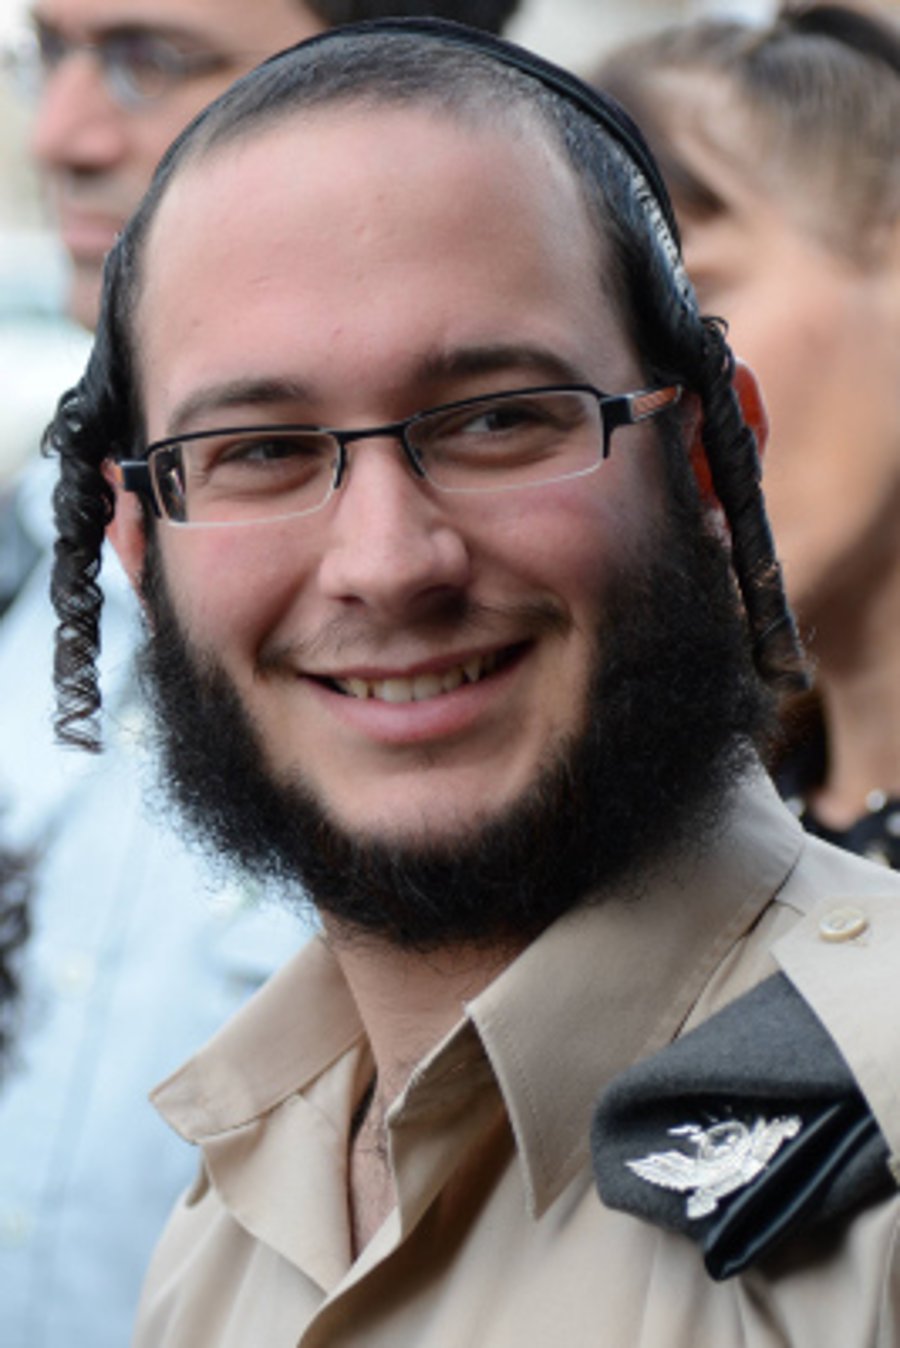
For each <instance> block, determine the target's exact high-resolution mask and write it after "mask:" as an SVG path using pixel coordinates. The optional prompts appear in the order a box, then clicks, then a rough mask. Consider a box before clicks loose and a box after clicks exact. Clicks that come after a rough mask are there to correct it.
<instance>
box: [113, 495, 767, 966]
mask: <svg viewBox="0 0 900 1348" xmlns="http://www.w3.org/2000/svg"><path fill="white" fill-rule="evenodd" d="M680 495H681V497H682V498H683V499H680V500H676V502H675V504H674V505H673V506H672V507H671V510H670V518H669V521H668V527H667V528H666V530H665V531H664V536H662V537H658V538H657V539H656V541H655V543H654V544H653V545H651V546H649V547H648V555H647V556H646V557H645V558H644V559H642V560H641V561H640V562H637V563H636V562H630V563H629V565H628V567H627V568H624V567H623V568H622V569H621V571H620V572H619V573H618V574H616V575H615V576H613V577H611V578H610V582H609V586H608V588H607V592H606V595H605V597H604V605H603V617H602V619H600V620H598V624H597V631H596V634H595V642H594V650H595V654H594V661H593V669H592V671H591V677H590V680H589V689H588V694H587V697H586V699H585V703H586V704H585V707H584V709H583V714H582V716H581V718H580V728H579V730H578V732H577V733H574V734H572V735H571V736H570V737H569V738H568V739H567V740H565V741H564V742H562V743H559V744H557V745H555V746H553V748H552V750H551V751H550V752H549V754H548V758H547V761H546V762H545V763H544V764H543V765H542V766H541V768H540V769H539V771H538V772H537V774H536V776H535V779H534V781H533V782H532V783H531V785H530V786H529V787H528V788H527V789H526V790H525V791H524V793H523V794H522V795H521V796H520V797H519V799H517V800H516V801H515V802H513V803H512V804H511V805H510V806H508V807H507V808H506V809H505V810H503V811H502V812H500V813H497V814H495V815H492V816H486V817H484V818H482V819H480V820H478V821H476V823H475V824H473V825H472V826H471V827H470V828H469V829H468V830H467V831H466V832H465V833H464V834H463V835H462V836H459V837H456V838H454V839H450V840H448V839H444V838H441V839H437V840H434V841H430V840H428V839H422V838H416V839H415V840H412V841H407V840H402V841H397V840H385V839H380V838H378V837H373V836H371V835H368V834H365V835H364V834H361V833H357V832H353V831H351V830H349V829H346V828H344V827H342V826H341V825H340V824H339V823H337V822H336V821H335V820H334V818H333V817H331V816H330V814H329V812H328V810H327V808H326V807H325V806H324V805H323V803H322V802H321V801H320V800H319V799H318V798H317V796H316V793H315V791H314V789H313V787H312V786H311V785H310V784H309V782H307V781H305V780H304V778H303V771H302V765H301V766H300V767H299V768H298V770H297V774H296V776H295V777H294V778H293V779H292V780H284V779H281V778H278V777H276V775H275V774H274V773H273V772H272V771H271V770H270V768H269V766H268V763H267V760H266V756H265V752H264V749H263V747H262V745H261V743H260V740H259V738H258V735H257V733H256V730H255V727H254V724H253V722H252V720H251V718H250V716H249V714H248V712H247V711H246V709H245V707H244V705H243V703H242V701H241V698H240V695H239V693H238V691H237V689H236V688H235V686H234V685H233V683H232V681H231V679H230V678H229V676H228V675H227V674H226V673H225V671H224V670H223V669H222V668H221V666H220V665H219V664H218V663H217V662H216V661H215V660H214V659H213V658H212V657H210V656H209V655H207V654H201V653H199V652H197V651H195V650H194V649H193V648H192V646H191V644H190V641H189V639H188V638H187V636H186V635H185V633H184V632H183V631H182V629H181V626H180V624H179V621H178V618H177V616H176V613H175V611H174V607H173V604H172V601H171V597H170V595H169V593H168V589H167V587H166V583H165V577H164V575H163V574H162V568H161V565H160V562H159V556H158V549H157V548H156V547H155V546H154V543H153V540H152V539H151V540H150V546H149V548H148V563H147V569H146V573H145V577H144V596H145V600H146V607H147V612H148V616H149V620H150V629H151V630H150V634H149V636H148V638H147V641H146V644H145V647H144V649H143V652H142V655H141V662H140V663H141V671H142V676H143V681H144V685H145V689H146V692H147V694H148V697H149V700H150V704H151V707H152V709H153V712H154V716H153V723H154V727H155V738H156V740H157V748H158V751H159V756H160V762H161V765H162V779H163V785H164V788H165V789H166V792H167V795H168V796H169V797H171V798H172V799H173V800H174V802H175V804H176V806H177V807H179V809H180V811H181V813H182V815H183V817H184V820H185V823H186V824H187V826H188V829H189V831H190V832H191V833H192V834H193V835H194V837H195V838H196V839H197V840H198V841H199V842H200V843H201V845H202V846H203V847H204V848H205V849H206V850H211V851H212V853H213V855H215V856H217V857H218V858H219V859H223V858H224V859H226V860H227V861H230V862H232V863H235V864H236V865H237V867H238V868H239V869H240V870H241V871H242V872H244V873H245V874H249V875H251V876H253V877H254V878H255V879H256V880H262V881H266V882H271V881H273V880H274V881H275V882H276V884H277V885H278V886H279V887H280V888H281V889H282V891H283V892H285V896H286V897H287V898H289V899H290V900H291V901H293V902H295V903H299V904H303V903H305V902H307V901H308V899H309V898H311V899H312V901H313V903H314V904H315V907H316V908H317V909H318V910H319V912H320V913H322V914H326V915H328V916H329V917H330V918H332V919H334V920H335V921H336V923H337V924H339V926H340V927H341V929H342V931H343V932H344V933H345V934H349V935H353V934H356V935H359V936H362V935H366V934H367V935H368V936H370V937H375V938H378V939H381V940H385V941H387V942H389V943H391V944H393V945H394V946H396V947H399V948H403V949H414V950H420V951H423V952H424V951H433V950H438V949H441V948H445V947H448V946H451V945H468V946H473V945H474V946H479V945H480V946H487V945H497V946H502V945H507V944H508V945H510V946H511V947H518V946H521V945H522V944H523V943H525V942H527V941H530V940H531V939H533V938H534V937H535V936H536V935H537V934H538V933H539V932H540V931H541V930H543V929H544V928H545V927H546V926H548V925H549V924H550V923H551V922H552V921H553V920H554V919H555V918H557V917H559V916H561V915H562V914H563V913H564V912H566V911H568V910H569V909H570V908H572V907H574V906H575V905H576V904H578V903H580V902H595V901H598V900H599V899H601V898H602V897H603V896H604V894H606V893H608V892H609V891H610V890H611V888H612V887H613V886H615V887H616V888H617V889H619V890H620V891H621V890H623V889H627V888H629V887H631V888H633V889H634V890H635V891H637V890H638V889H639V887H640V884H641V883H642V882H646V879H647V877H648V875H649V874H650V873H651V872H652V869H653V866H654V864H655V863H658V862H659V861H660V860H661V859H662V858H663V857H664V856H666V857H671V855H672V852H673V849H674V850H675V851H681V852H683V851H686V850H689V849H691V848H692V847H698V848H703V847H705V846H706V845H707V844H708V842H709V839H710V836H711V835H712V833H713V832H714V830H715V829H716V827H717V825H718V823H719V821H720V819H721V817H722V814H723V811H724V809H725V806H726V804H727V801H728V798H729V796H730V793H731V789H732V788H733V786H734V784H735V783H736V782H737V780H738V779H739V778H740V777H741V776H742V775H743V774H744V772H745V771H746V768H747V765H748V762H749V761H750V760H751V758H752V757H753V748H752V745H753V742H754V741H761V740H763V739H764V738H765V737H766V736H767V735H769V734H771V732H772V728H773V715H774V713H773V707H772V702H771V698H770V695H769V694H768V693H767V692H766V691H765V690H764V689H763V688H762V686H761V685H760V683H759V680H758V678H757V676H756V674H755V672H754V670H753V667H752V662H751V659H750V657H749V653H748V651H747V649H746V644H747V643H746V635H745V627H744V622H743V619H742V616H741V613H740V609H739V605H738V603H737V600H736V597H735V592H734V587H733V584H732V579H731V573H730V569H729V566H728V563H727V560H726V557H725V554H724V551H723V549H722V546H721V544H720V543H719V542H718V541H717V540H716V539H715V538H713V537H712V536H711V535H710V534H709V533H708V532H707V530H706V528H705V527H704V524H703V521H702V518H701V516H700V512H699V509H698V507H697V506H696V504H695V502H694V501H693V500H691V498H690V497H689V496H687V495H686V494H685V492H684V490H682V491H681V493H680Z"/></svg>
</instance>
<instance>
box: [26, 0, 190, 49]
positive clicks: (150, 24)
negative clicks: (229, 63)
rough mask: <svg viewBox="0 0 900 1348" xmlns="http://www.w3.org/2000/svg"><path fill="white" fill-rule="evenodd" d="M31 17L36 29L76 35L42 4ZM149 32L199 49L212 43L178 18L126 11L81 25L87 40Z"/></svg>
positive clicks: (166, 39)
mask: <svg viewBox="0 0 900 1348" xmlns="http://www.w3.org/2000/svg"><path fill="white" fill-rule="evenodd" d="M28 18H29V21H30V23H31V24H32V26H33V27H34V28H35V29H43V30H44V31H45V32H47V33H55V34H59V35H61V36H62V37H64V38H72V30H71V29H67V28H66V26H65V24H62V23H58V22H57V21H56V20H55V19H54V18H52V17H51V16H50V15H48V14H43V13H42V12H41V9H40V6H39V5H35V6H34V8H33V9H32V10H31V11H30V13H29V15H28ZM145 36H146V37H152V38H160V39H162V40H163V41H164V42H173V43H178V42H187V43H191V44H194V45H196V46H197V47H198V49H199V48H205V47H207V46H209V38H208V35H207V34H205V33H203V32H201V31H199V30H198V29H197V28H196V27H191V26H189V25H187V24H180V23H178V22H175V23H173V22H172V21H171V20H170V19H168V18H167V19H165V20H164V21H163V22H161V23H160V22H156V21H154V19H153V18H151V17H150V16H149V15H140V14H136V15H134V16H124V15H123V16H122V17H121V18H116V19H110V20H108V21H107V22H102V23H97V24H90V23H89V24H87V25H85V26H84V27H83V28H82V29H81V37H82V38H83V39H84V40H85V41H87V42H102V41H103V40H104V39H107V38H117V37H126V38H127V37H145ZM74 40H77V39H74Z"/></svg>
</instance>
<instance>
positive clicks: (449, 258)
mask: <svg viewBox="0 0 900 1348" xmlns="http://www.w3.org/2000/svg"><path fill="white" fill-rule="evenodd" d="M597 254H598V247H597V241H596V238H595V237H594V235H593V233H592V231H591V229H590V227H589V225H588V222H587V220H586V218H585V212H584V209H583V207H582V204H581V201H580V198H579V196H578V192H577V189H576V187H575V185H574V183H573V182H572V180H571V178H570V177H569V175H568V173H567V171H566V170H564V169H563V168H562V166H561V165H560V164H559V163H558V161H557V160H556V159H555V158H554V157H553V156H551V155H550V154H549V153H548V152H546V151H543V150H542V148H541V146H540V143H539V142H536V140H535V138H534V137H531V138H528V142H527V143H526V142H525V140H524V139H523V140H519V139H515V138H513V137H511V136H509V135H508V134H505V133H502V132H487V131H481V130H475V131H473V130H472V129H471V128H469V127H466V128H459V127H457V126H454V125H452V124H450V123H448V122H446V121H438V120H435V119H434V118H432V117H430V116H429V115H427V114H426V113H424V112H418V113H410V112H409V111H404V112H402V113H398V112H393V111H386V110H380V111H376V112H374V113H373V112H372V111H371V110H369V111H367V112H365V113H359V112H355V111H353V110H350V111H338V112H334V111H331V112H328V113H325V114H320V115H319V116H316V117H307V118H306V120H305V121H304V122H303V123H299V122H298V121H296V120H295V121H293V122H290V123H288V124H287V125H285V126H282V127H279V128H278V129H275V130H273V131H271V132H268V133H266V134H265V135H260V136H258V137H257V138H256V139H254V140H251V141H243V142H237V143H232V144H230V145H229V146H228V148H227V149H226V150H223V151H222V152H220V153H218V154H216V155H214V156H213V157H209V158H207V159H205V160H204V161H203V162H201V163H199V164H195V165H193V166H191V167H190V168H188V169H186V170H184V171H183V172H182V175H181V177H180V178H179V179H177V180H176V181H175V183H174V184H173V186H172V187H171V189H170V191H169V193H168V194H167V196H166V198H165V200H164V202H163V204H162V206H161V210H160V214H159V216H158V218H157V220H156V222H155V224H154V226H153V229H152V231H151V235H150V238H149V241H148V245H147V253H146V257H145V273H144V274H145V277H146V281H145V289H144V293H143V296H142V299H141V302H140V306H139V310H138V315H137V334H136V336H137V348H138V350H139V352H140V360H141V381H142V387H143V394H144V403H145V410H146V418H147V432H148V436H149V438H150V439H157V438H160V437H164V436H168V435H171V434H174V433H180V432H182V431H191V430H199V429H202V428H212V427H215V426H217V425H218V426H222V425H226V424H227V425H239V424H240V423H241V422H242V421H244V422H245V423H248V424H260V423H263V422H267V421H271V422H272V423H273V424H274V423H278V422H294V423H297V422H299V423H307V424H315V425H323V426H339V427H345V428H351V427H359V426H367V425H376V424H381V423H384V422H388V421H392V420H395V419H397V418H400V417H403V416H405V415H409V414H411V413H413V412H415V411H417V410H419V409H421V408H426V407H429V406H432V405H434V404H437V403H441V402H447V401H451V400H454V399H457V398H465V397H467V396H470V395H476V394H480V393H488V392H494V391H499V390H506V389H515V388H522V387H528V386H531V385H537V384H541V383H552V382H561V381H562V380H568V381H588V382H592V383H594V384H596V385H597V386H599V387H601V388H603V389H605V390H607V391H610V392H619V391H624V390H628V389H633V388H637V387H640V383H641V381H640V375H639V372H638V368H637V364H636V361H635V358H634V356H633V354H632V353H631V352H630V351H629V350H628V347H627V344H626V342H625V340H624V338H623V336H622V330H621V325H620V321H619V318H618V316H617V314H616V313H615V311H614V308H613V306H612V304H611V302H609V301H608V300H606V299H605V298H604V296H603V293H602V289H601V285H600V281H599V272H600V267H601V263H600V261H599V259H598V256H597ZM663 513H664V511H663V492H662V487H661V481H660V475H659V463H658V456H657V445H656V442H655V435H654V432H653V430H652V429H649V428H646V427H644V428H634V429H632V430H629V431H627V432H623V433H621V434H619V435H617V439H616V448H615V451H614V453H613V455H612V457H611V458H610V460H609V461H608V462H606V463H605V464H604V465H603V466H602V468H601V469H600V470H599V471H598V472H597V473H595V474H594V475H592V476H590V477H588V478H583V479H580V480H577V481H573V482H568V483H566V482H564V483H557V484H555V485H552V486H547V487H544V488H541V489H534V490H524V491H511V492H506V493H497V494H491V493H487V494H483V495H465V494H463V495H459V496H453V495H448V494H442V493H440V492H438V491H436V490H434V489H433V488H431V487H430V486H429V485H428V484H427V483H423V482H421V481H419V480H417V479H415V478H414V477H413V476H412V475H411V473H410V471H409V468H408V467H407V465H406V463H405V461H404V459H403V456H402V453H401V451H400V449H399V446H398V445H397V444H396V443H395V442H393V441H392V440H390V439H384V440H371V441H365V442H363V443H361V444H359V445H357V446H355V447H353V446H351V449H350V468H349V473H348V476H347V479H346V481H345V482H344V484H343V485H342V487H341V488H340V489H339V491H338V492H337V494H336V495H335V496H334V497H333V498H332V500H331V501H330V502H329V503H328V505H326V507H325V508H324V509H323V510H322V511H321V512H320V513H318V514H317V515H314V516H308V517H305V518H295V519H287V520H283V521H280V522H278V523H269V524H265V525H254V526H244V527H241V528H230V529H229V528H209V529H202V528H200V529H181V530H180V529H177V528H172V527H168V526H166V525H162V526H161V527H160V531H159V550H160V560H161V564H162V567H163V572H164V575H165V577H166V580H167V583H168V586H169V589H170V592H171V594H172V600H173V604H174V607H175V613H176V617H177V619H178V621H179V623H180V625H181V627H182V629H183V631H184V632H185V634H186V636H187V638H188V640H189V641H190V642H191V644H192V647H193V649H194V651H195V652H196V653H197V654H198V655H199V656H200V657H201V658H202V657H209V658H210V659H211V660H212V661H214V662H215V663H217V664H218V665H219V666H220V667H221V669H222V671H223V672H224V674H225V675H226V677H227V678H228V679H229V680H230V682H231V684H232V685H233V687H234V688H235V690H236V691H237V693H238V696H239V698H240V699H241V702H242V703H243V706H244V708H245V709H246V711H247V713H248V714H249V717H250V719H251V721H252V723H253V725H254V727H255V730H256V732H257V735H258V737H259V740H260V743H261V745H262V748H263V751H264V753H265V755H266V758H267V761H268V764H269V767H270V769H271V770H272V772H273V773H274V774H275V776H276V777H277V778H278V779H279V780H281V781H283V782H295V781H302V783H303V784H304V785H305V787H306V788H307V789H308V790H309V791H310V792H311V793H312V794H313V795H314V796H315V797H316V798H317V799H318V801H319V802H320V804H321V805H322V806H323V807H324V809H325V811H326V813H327V814H328V815H329V816H330V817H331V818H332V819H333V820H334V821H335V822H337V823H338V824H339V825H340V826H342V827H343V828H344V829H346V830H348V831H350V832H353V833H355V834H358V835H360V836H365V837H380V838H382V839H389V840H390V839H393V840H395V841H400V840H404V841H410V840H415V839H421V838H423V837H428V838H430V839H439V840H443V841H450V840H452V839H454V838H456V837H463V836H466V835H468V834H470V833H471V832H472V830H473V829H475V828H477V827H478V826H479V825H480V824H481V823H483V822H484V821H485V820H487V819H490V818H491V817H493V816H494V815H496V814H497V813H499V812H502V811H504V810H506V809H508V808H509V807H510V806H511V804H512V803H513V802H515V801H516V800H517V799H518V798H519V797H521V795H522V794H523V793H524V792H526V791H527V790H528V788H529V787H530V786H531V785H532V784H533V782H534V780H535V779H536V777H537V776H538V775H539V774H540V772H541V771H542V769H543V768H544V767H545V765H546V763H547V762H548V760H550V759H552V758H553V757H555V756H556V755H557V754H558V752H559V749H560V746H561V745H562V744H563V743H564V742H566V741H567V740H570V739H571V738H572V737H577V735H578V734H579V733H580V732H581V730H582V728H583V725H584V722H585V718H586V702H587V692H588V684H589V680H590V677H591V674H592V672H593V669H594V666H595V663H596V640H597V635H596V633H597V624H598V619H599V618H600V617H602V614H603V608H604V596H605V594H606V592H607V589H608V587H609V586H610V585H611V583H612V580H613V578H614V577H615V575H616V574H617V572H618V571H620V570H623V569H627V568H628V566H629V563H633V562H634V560H635V559H636V558H637V557H640V556H642V555H643V552H644V550H645V540H646V539H647V537H648V535H650V534H653V533H656V532H658V530H659V527H660V525H661V521H662V518H663ZM134 528H135V529H136V528H137V526H136V525H135V526H134ZM136 546H137V545H136ZM126 550H127V549H126ZM599 654H600V656H601V658H602V650H601V651H600V652H599Z"/></svg>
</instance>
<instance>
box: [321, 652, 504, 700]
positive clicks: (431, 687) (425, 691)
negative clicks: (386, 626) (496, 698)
mask: <svg viewBox="0 0 900 1348" xmlns="http://www.w3.org/2000/svg"><path fill="white" fill-rule="evenodd" d="M496 665H497V657H496V656H495V655H486V656H480V655H476V656H474V657H473V658H472V659H471V660H467V661H466V662H465V664H463V665H454V667H453V668H452V669H447V670H445V671H444V673H443V674H417V675H416V676H415V677H414V678H411V679H403V678H393V679H375V680H373V681H371V682H370V681H369V680H368V679H357V678H351V679H335V684H336V685H337V687H338V688H339V689H340V690H341V692H342V693H346V694H348V696H350V697H357V698H361V699H366V698H370V697H371V698H375V700H376V701H378V702H394V703H399V702H427V700H428V699H429V698H431V697H439V696H440V694H441V693H452V692H453V691H454V689H456V688H461V687H462V685H463V684H464V683H478V681H479V679H481V678H483V677H484V675H485V674H490V673H491V672H492V670H494V669H495V668H496Z"/></svg>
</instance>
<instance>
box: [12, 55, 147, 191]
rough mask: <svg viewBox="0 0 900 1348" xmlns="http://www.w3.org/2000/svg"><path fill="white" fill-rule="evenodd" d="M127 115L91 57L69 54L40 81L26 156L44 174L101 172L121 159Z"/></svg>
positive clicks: (97, 63) (125, 140)
mask: <svg viewBox="0 0 900 1348" xmlns="http://www.w3.org/2000/svg"><path fill="white" fill-rule="evenodd" d="M127 115H128V114H127V113H126V112H125V111H124V110H123V109H122V108H120V107H119V106H118V104H117V103H116V102H115V100H114V99H113V97H112V96H111V94H110V93H109V91H108V90H107V88H106V85H105V83H104V79H103V72H102V70H101V68H100V65H99V62H98V61H97V60H96V59H95V57H94V56H93V55H92V54H91V53H90V52H88V51H83V50H82V51H72V52H70V53H69V54H68V55H67V56H66V57H65V58H64V59H63V60H62V61H61V62H60V63H59V65H58V66H57V67H56V68H55V69H54V70H53V71H51V72H49V73H48V74H47V76H46V78H45V80H44V84H43V88H42V90H41V94H40V100H39V103H38V107H37V111H36V113H35V117H34V120H33V122H32V125H31V134H30V138H29V143H30V149H31V153H32V154H33V156H34V158H35V159H36V160H37V162H38V163H39V164H40V165H41V166H42V168H43V169H44V170H45V171H51V172H52V171H54V170H60V169H71V170H75V171H81V172H89V171H95V172H102V171H103V170H105V169H109V168H110V167H112V166H113V165H115V164H116V163H117V162H118V161H119V160H120V159H121V157H122V155H123V154H124V151H125V147H126V144H127V126H126V118H127Z"/></svg>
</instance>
